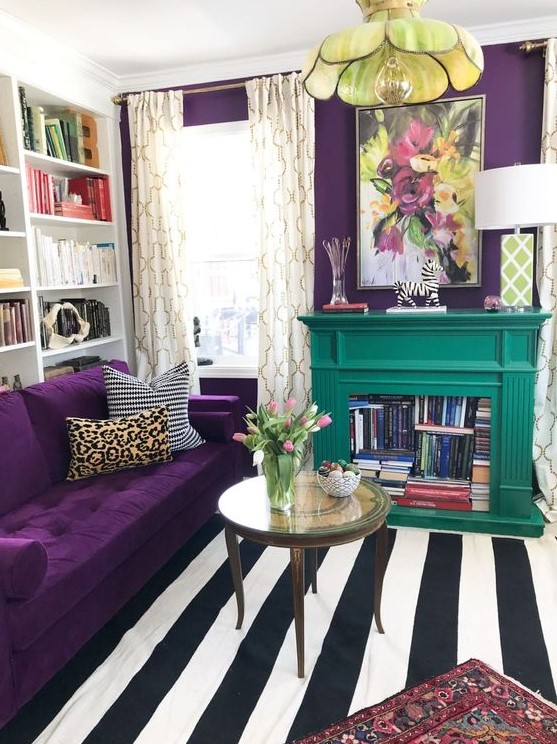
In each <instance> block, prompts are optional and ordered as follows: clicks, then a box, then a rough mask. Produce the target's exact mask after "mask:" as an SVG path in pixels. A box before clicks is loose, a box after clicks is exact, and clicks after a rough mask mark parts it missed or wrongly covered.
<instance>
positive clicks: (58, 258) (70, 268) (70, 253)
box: [34, 228, 117, 287]
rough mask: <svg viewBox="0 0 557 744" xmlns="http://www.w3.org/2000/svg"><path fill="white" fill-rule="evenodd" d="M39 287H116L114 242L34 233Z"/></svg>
mask: <svg viewBox="0 0 557 744" xmlns="http://www.w3.org/2000/svg"><path fill="white" fill-rule="evenodd" d="M34 237H35V249H36V254H37V267H38V273H39V277H38V278H39V284H40V286H42V287H60V286H70V285H72V286H82V285H91V284H114V283H116V282H117V271H116V254H115V250H114V243H80V242H79V241H77V240H74V239H73V238H70V239H62V240H55V239H54V238H52V237H51V236H50V235H43V233H42V232H41V230H40V229H39V228H35V230H34Z"/></svg>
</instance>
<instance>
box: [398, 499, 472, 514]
mask: <svg viewBox="0 0 557 744" xmlns="http://www.w3.org/2000/svg"><path fill="white" fill-rule="evenodd" d="M393 503H394V504H395V505H396V506H410V507H414V508H416V509H445V510H452V511H472V504H471V503H470V501H448V500H441V499H436V500H433V499H429V500H426V499H416V498H410V497H408V496H397V497H396V498H395V499H393Z"/></svg>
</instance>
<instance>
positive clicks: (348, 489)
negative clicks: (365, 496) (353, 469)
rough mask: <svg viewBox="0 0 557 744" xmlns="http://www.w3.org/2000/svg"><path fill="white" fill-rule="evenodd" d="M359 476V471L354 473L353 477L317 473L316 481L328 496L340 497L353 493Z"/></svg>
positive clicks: (358, 481)
mask: <svg viewBox="0 0 557 744" xmlns="http://www.w3.org/2000/svg"><path fill="white" fill-rule="evenodd" d="M361 477H362V476H361V473H358V474H354V475H353V477H349V478H344V477H342V478H331V476H330V475H328V476H323V475H320V474H319V473H317V482H318V483H319V485H320V486H321V488H322V489H323V490H324V491H325V493H327V494H328V495H329V496H334V497H335V498H337V499H341V498H344V497H345V496H350V494H351V493H354V491H355V490H356V488H357V487H358V485H359V483H360V478H361Z"/></svg>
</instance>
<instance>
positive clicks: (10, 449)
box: [0, 392, 51, 515]
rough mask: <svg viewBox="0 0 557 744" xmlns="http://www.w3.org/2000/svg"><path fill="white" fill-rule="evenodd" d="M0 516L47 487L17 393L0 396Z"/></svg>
mask: <svg viewBox="0 0 557 744" xmlns="http://www.w3.org/2000/svg"><path fill="white" fill-rule="evenodd" d="M0 483H1V487H0V515H1V514H5V513H6V512H9V511H10V510H11V509H13V508H14V507H15V506H17V505H18V504H22V503H24V502H25V501H28V500H29V499H32V498H33V497H34V496H36V495H37V494H38V493H41V491H44V490H45V488H48V487H49V486H50V484H51V480H50V477H49V474H48V469H47V463H46V459H45V456H44V454H43V451H42V449H41V447H40V444H39V440H38V439H37V436H36V433H35V431H34V430H33V426H32V424H31V420H30V418H29V416H28V413H27V409H26V408H25V404H24V402H23V399H22V397H21V394H20V393H19V392H11V393H2V394H1V395H0Z"/></svg>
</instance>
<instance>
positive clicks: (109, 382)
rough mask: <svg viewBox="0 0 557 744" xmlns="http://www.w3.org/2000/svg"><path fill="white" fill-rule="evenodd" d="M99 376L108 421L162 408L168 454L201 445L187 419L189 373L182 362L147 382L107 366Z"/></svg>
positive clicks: (186, 366)
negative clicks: (166, 421) (166, 423)
mask: <svg viewBox="0 0 557 744" xmlns="http://www.w3.org/2000/svg"><path fill="white" fill-rule="evenodd" d="M103 374H104V381H105V385H106V395H107V400H108V412H109V416H110V418H120V417H121V416H129V415H131V414H134V413H140V412H141V411H143V410H145V409H146V408H151V407H153V406H166V407H167V408H168V415H169V431H170V448H171V449H172V451H173V452H176V451H178V450H184V449H193V448H194V447H198V446H199V445H200V444H203V439H202V438H201V437H200V436H199V434H198V433H197V431H196V430H195V429H194V428H193V426H191V424H190V422H189V418H188V397H189V389H190V374H189V369H188V365H187V364H186V363H182V364H178V365H177V366H176V367H172V368H171V369H169V370H167V371H166V372H164V373H163V374H162V375H159V376H158V377H155V378H153V379H152V380H151V381H150V382H143V380H140V379H138V378H137V377H133V376H132V375H127V374H124V373H122V372H119V371H118V370H115V369H112V368H111V367H103Z"/></svg>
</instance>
